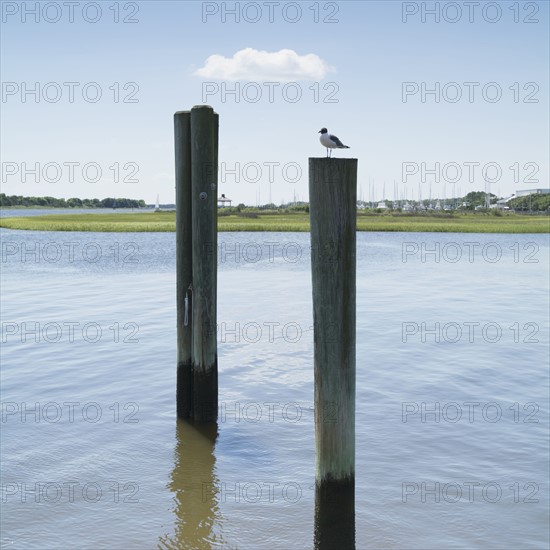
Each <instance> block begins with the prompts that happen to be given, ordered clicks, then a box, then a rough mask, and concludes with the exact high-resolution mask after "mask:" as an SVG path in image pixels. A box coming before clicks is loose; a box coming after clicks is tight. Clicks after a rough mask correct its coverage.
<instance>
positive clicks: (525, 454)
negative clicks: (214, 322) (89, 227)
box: [0, 230, 550, 550]
mask: <svg viewBox="0 0 550 550" xmlns="http://www.w3.org/2000/svg"><path fill="white" fill-rule="evenodd" d="M0 235H1V237H2V260H1V262H2V263H1V267H2V281H1V282H2V311H1V313H2V342H3V344H2V403H3V404H2V426H1V427H2V453H3V456H2V459H3V460H2V467H3V472H2V490H3V494H2V499H3V505H2V506H3V513H2V548H4V547H5V548H13V549H19V548H21V549H23V548H25V549H40V550H42V549H47V548H48V549H49V548H52V549H54V548H55V549H57V548H85V549H88V548H136V549H142V548H146V549H149V548H209V547H214V548H241V549H258V548H261V549H263V548H265V549H271V548H277V549H278V548H280V549H291V548H296V549H303V548H312V547H313V528H314V490H313V484H314V461H315V456H314V424H313V411H312V400H313V359H312V349H313V345H312V337H313V333H312V329H311V326H312V305H311V281H310V277H311V273H310V257H309V235H308V234H302V233H301V234H289V233H285V234H282V233H281V234H279V233H268V234H262V233H238V234H229V233H225V234H220V236H219V239H220V250H219V258H218V259H219V282H218V292H219V307H218V321H219V323H220V327H219V334H218V346H219V348H218V349H219V368H220V375H219V387H220V421H219V423H218V428H217V437H216V434H204V433H199V432H198V431H197V430H195V429H193V428H191V427H190V426H188V425H186V424H184V423H177V422H176V419H175V382H176V379H175V374H176V364H175V340H176V326H175V319H176V310H175V261H174V256H175V235H174V234H172V233H155V234H146V233H136V234H132V233H123V234H122V233H121V234H95V233H37V232H22V231H21V232H20V231H9V230H1V232H0ZM465 243H470V244H465ZM429 251H432V252H431V253H430V252H429ZM357 252H358V266H357V331H358V332H357V459H356V460H357V465H356V468H357V479H356V541H357V547H358V548H361V549H363V548H365V549H379V548H400V549H401V548H407V549H409V548H411V549H413V548H414V549H416V548H418V549H432V548H433V549H435V548H437V549H440V548H451V549H455V548H456V549H458V548H480V549H481V548H483V549H487V548H493V549H508V548H509V549H516V548H523V549H525V548H530V549H531V548H533V549H534V548H541V549H545V548H548V545H549V542H550V541H549V535H548V482H549V480H548V471H549V459H548V456H549V448H548V422H549V408H548V383H549V378H548V366H549V365H548V351H549V341H548V334H549V319H548V311H549V288H548V285H549V283H548V281H549V243H548V236H547V235H474V234H445V235H443V234H433V233H432V234H415V233H409V234H405V233H396V234H391V233H360V234H358V251H357ZM237 259H238V261H237Z"/></svg>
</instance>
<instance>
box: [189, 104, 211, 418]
mask: <svg viewBox="0 0 550 550" xmlns="http://www.w3.org/2000/svg"><path fill="white" fill-rule="evenodd" d="M217 182H218V115H217V114H216V113H214V111H213V109H212V107H210V106H208V105H201V106H198V107H193V109H191V203H192V208H193V212H192V216H191V218H192V230H191V231H192V239H193V308H192V315H193V346H192V347H193V417H194V419H195V420H198V421H200V422H215V421H216V420H217V417H218V349H217V341H216V336H217V335H216V323H217V304H216V300H217V270H218V262H217V260H218V258H217V250H218V228H217V220H218V188H217V187H218V186H217Z"/></svg>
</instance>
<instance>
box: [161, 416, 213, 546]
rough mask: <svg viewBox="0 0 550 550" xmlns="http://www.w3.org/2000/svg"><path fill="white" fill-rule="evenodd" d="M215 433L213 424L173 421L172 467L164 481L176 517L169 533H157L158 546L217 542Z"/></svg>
mask: <svg viewBox="0 0 550 550" xmlns="http://www.w3.org/2000/svg"><path fill="white" fill-rule="evenodd" d="M217 437H218V426H217V424H192V423H190V422H188V421H186V420H178V421H177V425H176V449H175V457H174V469H173V471H172V475H171V478H170V483H169V484H168V488H169V489H170V490H171V491H172V492H173V493H174V502H175V508H174V512H175V515H176V518H175V525H174V531H173V535H171V536H170V535H165V536H163V537H161V539H160V540H159V548H170V549H174V550H175V549H180V548H185V549H186V550H187V549H195V548H197V549H202V548H210V547H211V546H212V545H213V543H218V544H221V542H222V540H221V529H220V526H219V520H220V518H219V509H218V486H219V482H218V479H217V477H216V475H215V471H214V470H215V462H216V459H215V456H214V446H215V444H216V439H217ZM217 524H218V525H217Z"/></svg>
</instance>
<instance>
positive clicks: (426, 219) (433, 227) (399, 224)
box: [0, 211, 550, 233]
mask: <svg viewBox="0 0 550 550" xmlns="http://www.w3.org/2000/svg"><path fill="white" fill-rule="evenodd" d="M0 227H4V228H8V229H21V230H32V231H97V232H142V231H145V232H170V231H175V230H176V214H175V212H173V211H172V212H148V213H137V214H136V213H124V214H119V213H113V214H60V215H57V214H54V215H47V216H31V217H16V218H2V219H0ZM218 229H219V231H309V214H308V213H305V212H298V213H281V214H279V213H268V214H263V213H261V212H258V213H255V214H254V215H246V214H242V215H239V214H231V215H229V216H227V215H223V216H219V217H218ZM357 230H358V231H407V232H420V233H424V232H444V233H548V232H550V217H549V216H525V215H518V214H503V215H499V216H495V215H492V214H485V213H476V214H452V215H450V214H441V215H433V214H431V215H430V214H428V215H411V214H394V215H391V214H379V215H377V214H372V213H368V214H367V213H363V212H359V213H358V215H357Z"/></svg>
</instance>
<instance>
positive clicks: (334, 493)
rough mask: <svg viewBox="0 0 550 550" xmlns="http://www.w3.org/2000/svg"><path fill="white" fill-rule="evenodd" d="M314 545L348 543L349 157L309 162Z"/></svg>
mask: <svg viewBox="0 0 550 550" xmlns="http://www.w3.org/2000/svg"><path fill="white" fill-rule="evenodd" d="M309 204H310V206H309V208H310V221H311V250H312V254H311V268H312V287H313V326H314V385H315V390H314V399H315V401H314V404H315V450H316V472H315V481H316V491H315V503H316V507H315V546H316V548H340V549H344V548H354V546H355V515H354V514H355V513H354V510H355V506H354V499H355V325H356V321H355V317H356V308H355V302H356V288H355V281H356V225H357V159H335V158H310V159H309Z"/></svg>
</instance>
